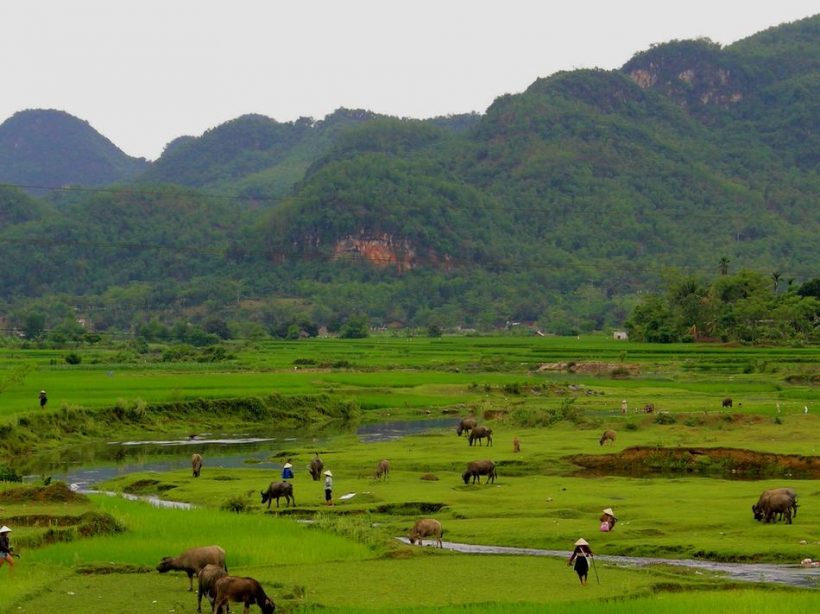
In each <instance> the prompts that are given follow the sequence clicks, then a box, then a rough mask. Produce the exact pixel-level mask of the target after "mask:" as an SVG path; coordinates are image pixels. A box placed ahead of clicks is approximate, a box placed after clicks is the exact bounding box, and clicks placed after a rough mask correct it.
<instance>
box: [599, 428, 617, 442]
mask: <svg viewBox="0 0 820 614" xmlns="http://www.w3.org/2000/svg"><path fill="white" fill-rule="evenodd" d="M607 441H608V442H610V443H615V431H604V434H603V435H601V439H600V440H599V441H598V443H599V444H600V445H604V444H605V443H606V442H607Z"/></svg>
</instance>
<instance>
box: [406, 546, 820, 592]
mask: <svg viewBox="0 0 820 614" xmlns="http://www.w3.org/2000/svg"><path fill="white" fill-rule="evenodd" d="M396 539H398V540H399V541H401V542H403V543H405V544H409V543H410V541H409V540H408V539H407V538H406V537H397V538H396ZM443 546H444V548H446V549H448V550H453V551H456V552H464V553H466V554H515V555H524V556H549V557H556V558H562V559H566V558H568V557H569V551H565V550H541V549H538V548H511V547H508V546H480V545H475V544H459V543H455V542H443ZM595 560H597V561H599V562H600V563H606V564H608V565H614V566H617V567H647V566H649V565H672V566H675V567H686V568H688V569H697V570H703V571H704V572H710V573H715V574H722V575H724V576H726V577H727V578H728V579H732V580H739V581H743V582H766V583H772V584H785V585H788V586H797V587H800V588H818V587H820V567H801V566H800V565H771V564H759V563H719V562H715V561H696V560H692V559H662V558H655V557H640V556H615V555H596V556H595Z"/></svg>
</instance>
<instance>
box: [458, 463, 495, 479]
mask: <svg viewBox="0 0 820 614" xmlns="http://www.w3.org/2000/svg"><path fill="white" fill-rule="evenodd" d="M482 475H486V476H487V482H486V484H489V483H490V482H491V481H492V482H495V478H496V477H497V475H496V472H495V463H494V462H493V461H491V460H476V461H472V462H471V463H469V464H468V465H467V470H466V471H465V472H464V473H462V474H461V479H462V480H464V483H465V484H469V483H470V478H472V480H473V484H475V483H476V480H477V481H478V483H479V484H481V477H480V476H482Z"/></svg>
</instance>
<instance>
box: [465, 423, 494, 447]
mask: <svg viewBox="0 0 820 614" xmlns="http://www.w3.org/2000/svg"><path fill="white" fill-rule="evenodd" d="M484 438H486V439H487V445H488V446H491V445H493V430H492V429H488V428H487V427H486V426H474V427H473V430H472V431H470V439H469V444H470V445H473V444H474V443H475V442H476V441H477V442H478V445H481V440H482V439H484Z"/></svg>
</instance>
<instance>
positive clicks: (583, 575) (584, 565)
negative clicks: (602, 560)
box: [567, 537, 592, 586]
mask: <svg viewBox="0 0 820 614" xmlns="http://www.w3.org/2000/svg"><path fill="white" fill-rule="evenodd" d="M587 557H590V558H591V557H592V549H591V548H590V547H589V542H587V540H585V539H584V538H583V537H582V538H581V539H579V540H578V541H577V542H575V550H573V551H572V555H571V556H570V557H569V561H567V565H572V563H573V562H575V565H574V566H573V568H574V569H575V573H577V574H578V579H579V580H580V581H581V586H586V585H587V575H588V574H589V560H587Z"/></svg>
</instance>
